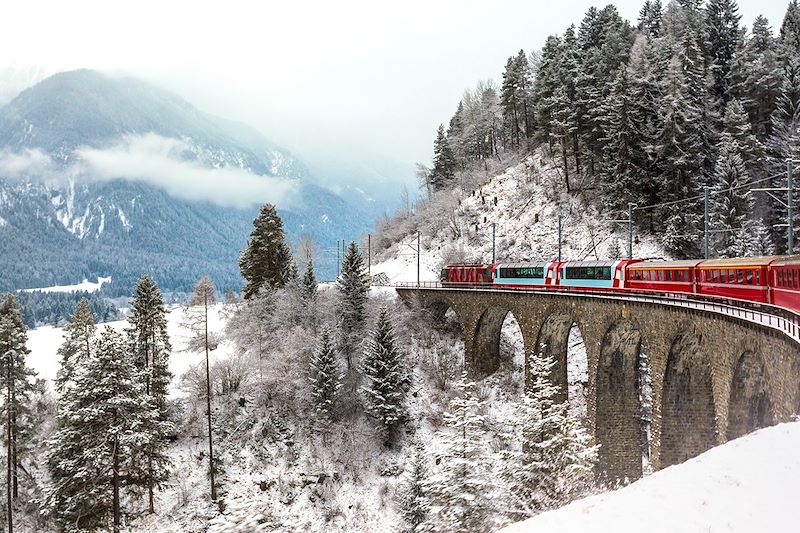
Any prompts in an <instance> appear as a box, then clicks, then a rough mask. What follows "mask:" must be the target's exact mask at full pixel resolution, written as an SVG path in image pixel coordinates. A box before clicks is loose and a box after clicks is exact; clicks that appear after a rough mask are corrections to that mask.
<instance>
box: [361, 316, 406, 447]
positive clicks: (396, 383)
mask: <svg viewBox="0 0 800 533" xmlns="http://www.w3.org/2000/svg"><path fill="white" fill-rule="evenodd" d="M363 373H364V379H365V380H366V384H365V385H364V386H363V387H362V388H361V391H362V393H363V395H364V400H365V404H366V408H367V411H368V412H369V413H370V414H371V415H372V416H373V417H375V418H376V419H377V420H378V421H379V423H380V425H381V430H382V432H383V435H384V439H385V440H384V442H385V445H386V446H390V445H391V444H392V441H393V434H394V430H395V429H396V428H397V427H398V426H399V425H400V424H401V423H402V422H403V420H405V418H406V414H407V412H406V404H405V400H406V391H407V390H408V385H409V383H410V376H409V373H408V370H407V369H406V367H405V363H404V361H403V355H402V353H401V352H400V349H399V348H398V346H397V342H396V341H395V338H394V328H393V327H392V323H391V322H390V320H389V314H388V312H387V310H386V308H383V309H381V310H380V313H379V314H378V321H377V324H376V325H375V333H374V335H373V337H372V339H371V340H370V342H369V344H368V346H367V349H366V352H365V353H364V367H363Z"/></svg>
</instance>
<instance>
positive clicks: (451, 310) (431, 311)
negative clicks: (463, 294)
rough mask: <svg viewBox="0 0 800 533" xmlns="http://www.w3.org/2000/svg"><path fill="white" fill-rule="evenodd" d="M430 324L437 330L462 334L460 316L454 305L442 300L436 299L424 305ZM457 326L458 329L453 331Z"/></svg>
mask: <svg viewBox="0 0 800 533" xmlns="http://www.w3.org/2000/svg"><path fill="white" fill-rule="evenodd" d="M425 310H426V312H427V314H428V317H429V319H430V324H431V326H433V328H434V329H437V330H439V331H450V332H452V333H456V332H457V333H459V334H463V330H462V327H463V326H462V321H461V317H460V316H459V314H458V310H457V309H456V308H455V306H453V305H451V304H450V303H449V302H446V301H444V300H436V301H434V302H432V303H431V304H429V305H427V306H426V307H425ZM456 328H458V331H453V330H455V329H456Z"/></svg>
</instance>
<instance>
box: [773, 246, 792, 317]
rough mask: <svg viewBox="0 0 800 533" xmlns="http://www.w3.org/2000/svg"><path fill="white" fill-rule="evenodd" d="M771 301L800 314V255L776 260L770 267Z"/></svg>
mask: <svg viewBox="0 0 800 533" xmlns="http://www.w3.org/2000/svg"><path fill="white" fill-rule="evenodd" d="M769 285H770V301H771V303H772V304H774V305H778V306H780V307H785V308H787V309H791V310H792V311H796V312H800V255H791V256H787V257H782V258H779V259H776V260H775V261H773V262H772V263H771V264H770V267H769Z"/></svg>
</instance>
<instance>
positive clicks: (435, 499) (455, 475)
mask: <svg viewBox="0 0 800 533" xmlns="http://www.w3.org/2000/svg"><path fill="white" fill-rule="evenodd" d="M475 387H476V385H475V383H474V382H472V381H469V380H468V379H467V375H466V373H464V374H462V376H461V378H460V379H458V380H456V381H455V382H454V383H453V391H454V393H455V394H456V396H455V397H454V398H453V399H452V400H451V401H450V406H449V408H448V412H447V413H445V415H444V422H445V425H446V426H447V431H446V433H445V434H444V436H443V439H442V444H443V446H444V449H443V451H442V453H441V455H440V459H441V462H440V465H439V468H438V470H437V471H435V472H433V473H432V474H431V476H430V477H429V478H428V481H427V482H426V483H425V487H426V490H427V492H428V497H429V501H430V506H431V507H430V513H429V514H428V518H427V519H426V520H425V522H424V523H423V524H422V525H421V526H420V527H419V528H418V529H419V530H420V531H426V532H432V533H450V532H452V531H490V530H493V529H494V526H497V525H498V524H497V520H498V517H497V513H496V510H497V509H496V507H497V501H496V499H495V496H496V494H495V490H494V489H495V483H494V481H493V476H492V461H491V452H490V451H489V450H487V449H486V443H485V440H486V430H485V429H484V426H485V423H486V417H485V415H483V414H482V413H483V411H484V407H485V405H484V404H483V402H482V401H481V400H480V399H479V398H478V397H477V396H476V394H475Z"/></svg>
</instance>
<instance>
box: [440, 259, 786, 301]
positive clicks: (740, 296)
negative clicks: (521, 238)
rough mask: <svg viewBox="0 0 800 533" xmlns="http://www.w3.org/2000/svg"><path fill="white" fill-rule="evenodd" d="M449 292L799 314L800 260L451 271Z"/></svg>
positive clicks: (444, 278) (444, 276) (446, 273)
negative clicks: (680, 298)
mask: <svg viewBox="0 0 800 533" xmlns="http://www.w3.org/2000/svg"><path fill="white" fill-rule="evenodd" d="M441 282H442V285H443V286H445V287H462V286H469V287H489V286H492V287H498V288H504V289H533V290H566V289H569V290H579V291H592V292H638V293H651V294H652V293H657V294H667V293H672V294H692V295H695V296H700V297H703V298H711V299H727V300H743V301H748V302H758V303H765V304H770V305H774V306H778V307H782V308H785V309H789V310H792V311H795V312H800V255H794V256H770V257H743V258H732V259H712V260H706V261H703V260H699V259H691V260H683V261H664V260H641V259H632V260H620V261H567V262H558V261H543V262H535V263H498V264H495V265H487V264H481V265H478V264H471V265H468V264H463V265H448V266H445V267H444V268H443V269H442V272H441Z"/></svg>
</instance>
